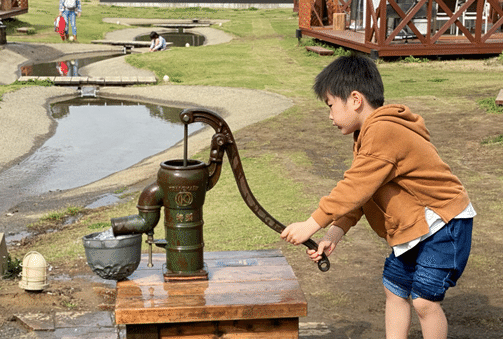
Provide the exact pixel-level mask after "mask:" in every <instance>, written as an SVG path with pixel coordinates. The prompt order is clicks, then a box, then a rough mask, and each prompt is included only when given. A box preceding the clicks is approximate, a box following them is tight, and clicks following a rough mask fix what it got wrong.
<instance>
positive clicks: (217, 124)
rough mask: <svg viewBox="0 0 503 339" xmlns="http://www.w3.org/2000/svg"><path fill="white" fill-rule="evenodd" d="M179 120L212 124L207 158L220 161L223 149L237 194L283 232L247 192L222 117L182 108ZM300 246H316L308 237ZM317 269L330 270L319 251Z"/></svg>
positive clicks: (232, 141) (248, 190)
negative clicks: (210, 147)
mask: <svg viewBox="0 0 503 339" xmlns="http://www.w3.org/2000/svg"><path fill="white" fill-rule="evenodd" d="M180 119H181V120H182V122H183V123H185V124H190V123H193V122H203V123H206V124H208V125H210V126H211V127H213V129H214V130H215V132H216V134H215V135H214V136H213V139H214V140H215V141H216V142H212V150H211V153H212V154H211V155H210V160H211V161H220V162H221V160H222V157H223V151H225V152H226V153H227V157H228V158H229V163H230V165H231V168H232V173H233V174H234V178H235V179H236V183H237V186H238V189H239V193H241V197H242V198H243V200H244V202H245V203H246V205H247V206H248V207H249V208H250V209H251V210H252V212H253V213H255V215H256V216H257V217H258V218H259V219H260V220H261V221H262V222H263V223H264V224H266V225H267V226H269V227H270V228H271V229H273V230H274V231H276V232H278V233H281V232H283V230H284V229H285V228H286V227H285V225H283V224H282V223H280V222H279V221H278V220H276V219H275V218H274V217H273V216H271V215H270V214H269V213H268V212H267V211H266V210H265V209H264V208H263V207H262V206H261V205H260V204H259V202H258V201H257V199H256V198H255V196H254V195H253V193H252V192H251V190H250V187H249V186H248V182H247V181H246V177H245V173H244V170H243V166H242V164H241V159H240V157H239V153H238V148H237V146H236V142H235V140H234V137H233V135H232V132H231V130H230V128H229V126H228V125H227V123H226V122H225V120H223V119H222V118H221V117H220V116H219V115H218V114H217V113H215V112H213V111H210V110H208V109H204V108H189V109H185V110H184V111H183V112H182V113H180ZM303 245H305V246H306V247H308V248H309V249H312V250H315V251H316V250H317V249H318V244H317V243H316V242H315V241H314V240H312V239H308V240H307V241H305V242H304V243H303ZM318 268H319V269H320V271H322V272H326V271H328V270H329V269H330V261H329V260H328V258H327V256H326V255H325V253H323V254H322V259H321V260H320V261H318Z"/></svg>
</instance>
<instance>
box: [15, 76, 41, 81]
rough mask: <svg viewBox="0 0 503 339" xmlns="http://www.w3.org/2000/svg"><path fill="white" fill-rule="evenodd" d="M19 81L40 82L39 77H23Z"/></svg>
mask: <svg viewBox="0 0 503 339" xmlns="http://www.w3.org/2000/svg"><path fill="white" fill-rule="evenodd" d="M18 80H19V81H30V80H38V77H36V76H27V75H25V76H22V77H20V78H19V79H18Z"/></svg>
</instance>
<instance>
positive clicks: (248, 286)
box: [115, 250, 307, 339]
mask: <svg viewBox="0 0 503 339" xmlns="http://www.w3.org/2000/svg"><path fill="white" fill-rule="evenodd" d="M153 260H154V267H152V268H148V267H147V265H146V263H147V258H146V255H144V256H143V257H142V262H141V263H140V267H139V268H138V269H137V270H136V271H135V272H134V273H133V275H132V276H130V277H129V278H128V280H125V281H120V282H117V299H116V304H115V319H116V323H117V324H121V325H126V331H127V338H128V339H139V338H142V339H145V338H148V339H159V338H161V339H165V338H197V339H204V338H207V339H211V338H216V337H218V338H233V339H245V338H246V339H254V338H268V339H290V338H292V339H293V338H298V330H299V317H301V316H306V315H307V302H306V299H305V297H304V294H303V293H302V290H301V289H300V286H299V284H298V281H297V279H296V277H295V275H294V273H293V271H292V268H291V267H290V266H289V265H288V263H287V262H286V259H285V258H284V257H283V255H282V254H281V252H280V251H278V250H265V251H239V252H206V253H204V261H205V264H206V266H207V269H208V272H209V279H208V280H207V281H194V282H170V283H165V282H164V278H163V275H162V264H163V263H165V260H166V256H165V254H154V257H153Z"/></svg>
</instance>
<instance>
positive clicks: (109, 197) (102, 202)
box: [85, 194, 121, 208]
mask: <svg viewBox="0 0 503 339" xmlns="http://www.w3.org/2000/svg"><path fill="white" fill-rule="evenodd" d="M120 200H121V199H120V198H119V197H117V196H116V195H115V194H104V195H102V196H101V197H99V198H98V200H96V201H94V202H92V203H90V204H89V205H87V206H85V208H98V207H103V206H109V205H113V204H115V203H117V202H119V201H120Z"/></svg>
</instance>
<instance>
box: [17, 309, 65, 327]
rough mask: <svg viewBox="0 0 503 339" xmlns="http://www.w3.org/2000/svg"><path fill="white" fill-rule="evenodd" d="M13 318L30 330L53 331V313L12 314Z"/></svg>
mask: <svg viewBox="0 0 503 339" xmlns="http://www.w3.org/2000/svg"><path fill="white" fill-rule="evenodd" d="M14 318H16V320H18V321H19V322H21V324H23V325H24V326H25V327H26V328H27V329H29V330H31V331H54V330H55V329H56V327H55V326H54V315H53V314H47V313H23V314H14Z"/></svg>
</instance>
